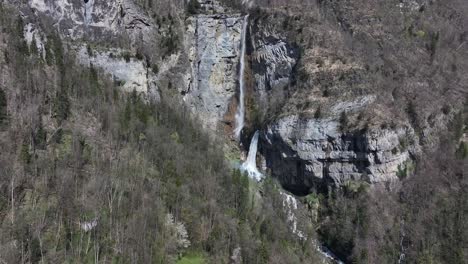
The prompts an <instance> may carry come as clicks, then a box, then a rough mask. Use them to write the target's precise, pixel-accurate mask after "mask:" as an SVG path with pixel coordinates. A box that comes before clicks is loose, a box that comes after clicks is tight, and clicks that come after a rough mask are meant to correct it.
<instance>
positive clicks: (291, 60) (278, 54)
mask: <svg viewBox="0 0 468 264" xmlns="http://www.w3.org/2000/svg"><path fill="white" fill-rule="evenodd" d="M252 27H253V28H252V32H253V33H252V41H251V42H252V71H253V75H254V79H255V91H256V93H257V95H258V96H259V99H260V100H259V103H260V108H261V109H265V108H266V107H267V104H268V101H269V100H271V99H274V98H271V96H272V94H274V93H275V92H280V91H282V90H284V89H285V88H286V87H287V86H288V85H289V84H290V82H291V81H292V79H293V76H292V74H293V69H294V67H295V66H296V63H297V60H298V57H299V52H298V49H297V48H296V47H295V46H294V45H293V44H291V43H289V42H288V41H287V38H286V37H284V36H281V34H279V33H278V32H276V31H275V29H274V28H273V27H268V26H267V25H263V23H261V22H260V23H258V24H254V25H253V26H252ZM275 94H276V95H277V94H278V93H275Z"/></svg>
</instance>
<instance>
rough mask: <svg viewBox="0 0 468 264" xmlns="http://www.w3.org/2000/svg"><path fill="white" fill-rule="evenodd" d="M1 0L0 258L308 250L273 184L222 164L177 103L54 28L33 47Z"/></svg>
mask: <svg viewBox="0 0 468 264" xmlns="http://www.w3.org/2000/svg"><path fill="white" fill-rule="evenodd" d="M0 7H1V9H0V11H1V23H0V24H1V37H0V42H1V46H0V50H1V55H2V58H1V59H0V63H1V76H2V77H1V81H2V82H1V93H0V102H1V108H0V110H1V121H2V126H1V130H0V135H1V137H0V146H1V149H2V151H1V155H0V168H1V169H0V190H1V192H0V193H1V195H0V222H1V228H0V233H1V235H0V237H1V238H0V259H1V260H2V261H3V262H5V263H37V262H41V263H174V262H177V260H178V259H179V258H182V257H183V256H185V257H183V258H182V259H181V263H192V262H190V261H199V262H203V260H204V261H206V262H212V263H228V262H229V261H230V259H232V261H236V262H239V261H241V260H243V261H244V262H246V263H247V262H248V263H265V262H276V263H285V262H289V261H290V262H295V263H300V262H304V261H306V259H309V260H310V259H314V258H315V257H314V254H316V253H315V252H314V250H311V249H313V248H314V247H313V246H312V245H311V244H310V242H306V241H300V240H297V239H296V238H295V235H294V234H291V233H289V232H288V229H287V224H286V218H287V216H286V215H285V214H284V213H283V211H282V210H279V208H282V206H283V205H282V203H281V200H280V197H279V191H278V187H277V186H276V185H275V184H274V183H272V182H266V183H265V184H263V185H262V186H259V187H257V185H255V186H253V185H251V184H250V183H249V180H248V178H247V177H246V176H243V175H241V174H240V173H239V172H238V171H235V170H234V171H233V170H232V169H231V168H230V166H229V165H228V164H227V163H226V161H225V159H224V154H223V153H222V150H221V149H220V147H219V143H218V141H217V140H216V138H214V137H213V136H211V135H209V134H207V133H205V132H202V131H201V130H200V128H199V127H198V126H197V123H196V122H195V120H193V119H191V115H190V114H189V113H188V112H187V109H185V108H184V106H182V105H181V104H180V103H178V102H177V101H174V100H173V99H171V98H170V97H166V96H163V97H162V99H161V101H159V102H157V103H155V102H151V101H147V100H146V99H144V98H143V97H142V96H141V95H139V94H137V93H136V92H133V93H128V94H127V93H123V92H120V91H119V84H118V83H116V82H114V81H111V80H109V79H108V78H106V77H105V76H104V75H103V74H102V73H101V71H100V70H98V69H95V68H92V67H91V68H86V67H82V66H80V65H78V64H76V62H75V60H74V56H73V54H71V53H70V52H69V51H68V50H67V49H66V46H65V45H64V44H63V43H62V42H61V40H60V38H59V37H57V35H54V34H56V32H55V31H54V30H53V29H51V30H50V32H48V34H49V35H48V39H49V42H48V43H49V44H48V45H50V46H47V48H46V49H47V53H46V56H45V58H42V57H41V56H39V55H38V54H37V52H36V51H35V50H34V46H33V47H29V46H28V45H27V44H26V42H25V40H24V36H23V30H22V28H23V25H22V19H21V17H20V16H19V14H18V13H17V12H16V10H14V9H12V8H11V7H9V6H8V5H2V6H0ZM254 188H261V190H262V193H263V196H262V197H257V196H256V195H255V193H256V190H255V189H254ZM241 248H242V251H240V249H241ZM273 260H274V261H273ZM183 261H186V262H183ZM307 261H308V260H307ZM199 262H196V263H199ZM193 263H195V262H193Z"/></svg>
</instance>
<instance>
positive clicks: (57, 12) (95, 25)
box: [28, 0, 152, 39]
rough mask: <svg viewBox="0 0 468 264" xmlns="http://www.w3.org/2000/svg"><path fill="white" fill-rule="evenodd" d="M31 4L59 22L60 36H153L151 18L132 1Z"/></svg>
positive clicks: (35, 0) (66, 0)
mask: <svg viewBox="0 0 468 264" xmlns="http://www.w3.org/2000/svg"><path fill="white" fill-rule="evenodd" d="M28 5H29V6H30V7H31V8H32V10H34V12H38V13H40V14H41V15H44V16H48V17H50V18H52V19H53V20H54V21H55V26H56V27H57V28H58V29H59V31H60V33H61V34H63V35H64V36H66V37H69V38H71V39H79V38H82V37H84V36H89V35H91V36H93V37H112V36H113V35H115V34H116V33H118V32H120V31H122V30H134V31H135V32H127V33H130V34H138V33H140V32H143V33H147V34H148V33H150V32H151V30H152V28H151V25H150V23H149V19H148V18H147V17H145V16H144V15H142V14H144V12H142V11H141V10H140V9H139V8H138V7H137V6H136V5H135V4H134V3H133V1H130V0H115V1H96V0H87V1H83V0H29V1H28Z"/></svg>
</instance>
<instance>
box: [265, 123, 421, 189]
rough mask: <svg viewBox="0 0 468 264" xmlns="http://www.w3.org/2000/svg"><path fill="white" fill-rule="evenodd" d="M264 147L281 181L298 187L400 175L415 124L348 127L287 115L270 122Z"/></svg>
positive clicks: (274, 172) (369, 180)
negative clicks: (391, 127)
mask: <svg viewBox="0 0 468 264" xmlns="http://www.w3.org/2000/svg"><path fill="white" fill-rule="evenodd" d="M264 136H265V142H264V143H265V144H264V145H263V152H264V154H265V157H266V160H267V166H268V167H269V168H270V169H271V171H272V174H273V175H274V176H275V177H277V178H278V179H279V180H280V181H281V182H282V184H283V185H284V186H285V187H286V188H288V189H290V190H291V191H295V192H298V193H307V192H308V191H309V189H310V188H313V187H317V186H319V185H320V184H323V183H327V184H332V185H335V186H338V185H342V184H345V183H346V182H347V181H349V180H362V181H366V182H369V183H378V182H388V181H395V180H398V173H399V172H403V171H404V170H406V169H407V168H406V167H407V165H406V164H405V163H406V162H407V161H408V159H409V158H410V152H411V151H412V150H411V149H409V148H408V145H407V143H405V142H404V141H405V140H406V139H407V138H412V137H413V131H412V130H411V129H398V130H381V129H379V130H370V131H367V132H357V133H343V132H341V131H340V129H339V123H338V122H336V121H333V120H317V119H302V118H300V117H298V116H296V115H290V116H286V117H284V118H282V119H280V120H278V121H277V122H275V123H273V124H271V125H269V126H268V129H267V131H266V133H265V135H264Z"/></svg>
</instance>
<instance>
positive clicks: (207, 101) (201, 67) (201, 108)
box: [181, 15, 243, 130]
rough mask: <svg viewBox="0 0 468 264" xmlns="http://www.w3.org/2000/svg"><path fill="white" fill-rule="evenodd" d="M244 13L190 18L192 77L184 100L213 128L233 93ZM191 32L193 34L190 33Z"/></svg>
mask: <svg viewBox="0 0 468 264" xmlns="http://www.w3.org/2000/svg"><path fill="white" fill-rule="evenodd" d="M242 23H243V16H241V15H198V16H196V17H193V18H190V20H189V24H190V26H189V29H188V32H189V35H188V37H189V39H188V41H187V42H188V45H187V46H188V47H190V51H189V57H190V62H191V68H192V72H191V78H190V82H189V85H188V87H187V88H186V90H183V91H181V92H182V94H184V101H185V102H186V103H187V104H188V105H189V106H190V107H191V108H192V109H193V111H194V112H195V113H196V114H197V115H198V116H199V117H200V118H201V120H202V121H203V123H204V125H205V126H206V127H208V128H209V129H212V130H216V129H217V128H218V127H219V125H220V124H221V122H222V120H223V116H224V114H225V113H226V111H227V110H228V106H229V102H230V100H231V99H232V97H233V96H234V95H235V94H236V90H237V86H238V75H239V73H238V68H239V58H240V46H241V33H242V32H241V31H242ZM192 36H193V37H192Z"/></svg>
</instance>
